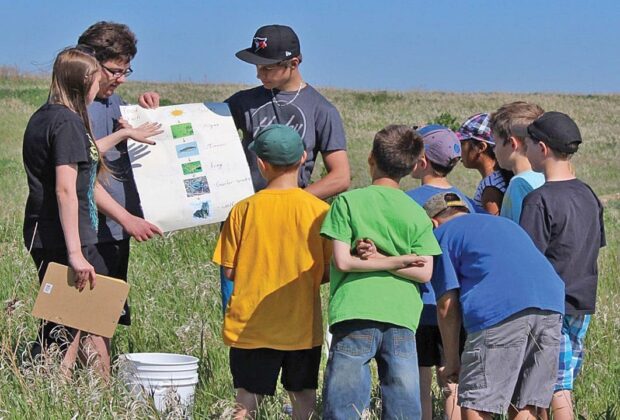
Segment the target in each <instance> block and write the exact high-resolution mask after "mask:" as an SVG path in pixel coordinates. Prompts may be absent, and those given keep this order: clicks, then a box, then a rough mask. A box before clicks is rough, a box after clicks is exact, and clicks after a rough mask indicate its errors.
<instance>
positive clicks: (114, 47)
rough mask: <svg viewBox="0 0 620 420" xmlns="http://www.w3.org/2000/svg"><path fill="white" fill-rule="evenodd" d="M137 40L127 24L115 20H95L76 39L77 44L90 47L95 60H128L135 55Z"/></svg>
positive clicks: (101, 61)
mask: <svg viewBox="0 0 620 420" xmlns="http://www.w3.org/2000/svg"><path fill="white" fill-rule="evenodd" d="M137 43H138V40H137V39H136V36H135V35H134V33H133V32H131V30H130V29H129V27H128V26H127V25H123V24H122V23H115V22H105V21H101V22H97V23H95V24H93V25H91V26H90V27H89V28H88V29H86V31H84V33H83V34H82V35H81V36H80V38H79V39H78V44H79V45H81V46H86V47H89V48H91V49H92V50H93V51H94V53H95V57H96V58H97V60H99V62H100V63H103V62H105V61H108V60H119V59H120V60H123V61H126V62H130V61H131V60H133V58H134V57H135V56H136V53H137V52H138V49H137V48H136V44H137Z"/></svg>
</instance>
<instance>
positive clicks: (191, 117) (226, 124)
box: [121, 103, 254, 232]
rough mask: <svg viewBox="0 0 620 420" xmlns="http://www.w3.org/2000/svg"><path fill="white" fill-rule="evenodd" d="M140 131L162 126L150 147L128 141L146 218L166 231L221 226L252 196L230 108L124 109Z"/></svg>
mask: <svg viewBox="0 0 620 420" xmlns="http://www.w3.org/2000/svg"><path fill="white" fill-rule="evenodd" d="M121 112H122V114H123V118H124V119H126V120H127V122H129V124H131V125H132V126H134V127H136V126H138V125H140V124H143V123H145V122H158V123H160V124H162V129H163V130H164V132H163V133H162V134H159V135H158V136H156V137H152V139H153V140H155V141H156V144H155V145H152V146H149V145H145V144H141V143H137V142H134V141H132V140H129V144H128V150H129V158H130V159H131V163H132V169H133V174H134V178H135V180H136V185H137V187H138V192H139V194H140V201H141V203H142V209H143V211H144V217H145V219H147V220H149V221H151V222H153V223H155V224H156V225H157V226H159V227H160V228H161V229H162V230H163V231H164V232H168V231H173V230H178V229H185V228H189V227H194V226H200V225H203V224H206V223H216V222H221V221H223V220H225V219H226V217H227V216H228V212H229V211H230V209H231V208H232V206H233V205H234V204H235V203H236V202H238V201H239V200H242V199H244V198H245V197H248V196H249V195H251V194H253V192H254V190H253V188H252V180H251V178H250V170H249V168H248V164H247V161H246V159H245V154H244V152H243V148H242V147H241V142H240V141H239V136H238V134H237V129H236V128H235V124H234V122H233V120H232V117H231V116H230V111H229V110H228V106H227V105H226V104H223V103H209V104H185V105H172V106H164V107H160V108H156V109H145V108H142V107H140V106H137V105H133V106H124V107H121Z"/></svg>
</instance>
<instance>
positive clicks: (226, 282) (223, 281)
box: [220, 267, 234, 315]
mask: <svg viewBox="0 0 620 420" xmlns="http://www.w3.org/2000/svg"><path fill="white" fill-rule="evenodd" d="M233 285H234V283H233V281H232V280H231V279H229V278H228V277H226V275H225V274H224V267H220V290H221V291H222V313H223V314H224V315H225V314H226V307H227V306H228V301H229V300H230V297H231V296H232V292H233Z"/></svg>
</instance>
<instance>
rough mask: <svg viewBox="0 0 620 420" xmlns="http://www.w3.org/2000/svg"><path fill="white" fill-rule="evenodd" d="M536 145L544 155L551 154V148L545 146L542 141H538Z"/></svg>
mask: <svg viewBox="0 0 620 420" xmlns="http://www.w3.org/2000/svg"><path fill="white" fill-rule="evenodd" d="M538 147H540V151H541V153H542V155H543V156H544V157H547V156H549V155H550V154H551V149H549V146H547V144H546V143H545V142H544V141H539V142H538Z"/></svg>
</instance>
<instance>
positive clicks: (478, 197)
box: [474, 171, 507, 207]
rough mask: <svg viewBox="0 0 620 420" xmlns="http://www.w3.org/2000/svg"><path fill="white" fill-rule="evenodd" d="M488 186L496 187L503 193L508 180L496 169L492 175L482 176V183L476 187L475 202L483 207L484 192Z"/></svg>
mask: <svg viewBox="0 0 620 420" xmlns="http://www.w3.org/2000/svg"><path fill="white" fill-rule="evenodd" d="M487 187H495V188H497V189H498V190H499V191H500V192H501V193H502V194H504V193H505V192H506V187H507V185H506V181H505V180H504V177H503V176H502V173H501V172H500V171H495V172H493V173H492V174H491V175H489V176H487V177H485V178H482V181H480V183H479V184H478V187H477V188H476V193H475V194H474V203H476V205H478V206H480V207H482V192H483V191H484V190H485V189H486V188H487Z"/></svg>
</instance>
